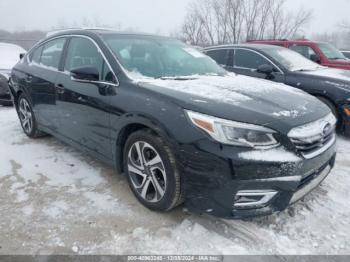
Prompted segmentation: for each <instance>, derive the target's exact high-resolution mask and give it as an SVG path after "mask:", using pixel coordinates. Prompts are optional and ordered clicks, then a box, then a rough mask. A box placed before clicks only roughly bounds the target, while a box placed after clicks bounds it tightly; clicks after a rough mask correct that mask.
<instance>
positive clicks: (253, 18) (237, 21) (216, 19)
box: [181, 0, 311, 45]
mask: <svg viewBox="0 0 350 262" xmlns="http://www.w3.org/2000/svg"><path fill="white" fill-rule="evenodd" d="M285 2H286V0H193V2H191V4H190V7H189V9H188V12H187V15H186V18H185V21H184V23H183V25H182V30H181V31H182V35H183V37H182V38H183V39H186V40H187V41H189V42H190V43H193V44H196V45H208V44H209V45H214V44H224V43H230V42H231V43H238V42H240V41H245V40H249V39H263V38H266V37H270V38H289V37H294V36H295V35H297V33H298V32H300V31H301V29H302V28H303V27H304V26H305V25H306V24H307V23H308V22H309V21H310V19H311V12H310V11H306V10H303V9H300V10H299V11H298V12H296V13H287V12H285Z"/></svg>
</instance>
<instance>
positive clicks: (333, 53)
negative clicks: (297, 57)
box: [249, 40, 350, 70]
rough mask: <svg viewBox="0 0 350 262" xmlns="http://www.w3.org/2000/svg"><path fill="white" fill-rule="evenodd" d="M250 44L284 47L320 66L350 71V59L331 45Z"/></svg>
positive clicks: (293, 42)
mask: <svg viewBox="0 0 350 262" xmlns="http://www.w3.org/2000/svg"><path fill="white" fill-rule="evenodd" d="M249 43H255V44H266V45H277V46H283V47H286V48H289V49H291V50H293V51H296V52H298V53H299V54H301V55H303V56H304V57H306V58H307V59H310V60H312V61H314V62H315V63H318V64H320V65H323V66H328V67H333V68H339V69H344V70H350V59H348V58H347V57H346V56H345V55H344V54H342V52H340V51H339V50H338V49H337V48H336V47H334V46H333V45H331V44H329V43H325V42H313V41H310V40H253V41H249Z"/></svg>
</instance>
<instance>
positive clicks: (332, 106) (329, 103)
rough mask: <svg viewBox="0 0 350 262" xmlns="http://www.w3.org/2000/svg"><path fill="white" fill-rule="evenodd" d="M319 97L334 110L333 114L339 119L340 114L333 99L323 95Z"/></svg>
mask: <svg viewBox="0 0 350 262" xmlns="http://www.w3.org/2000/svg"><path fill="white" fill-rule="evenodd" d="M317 98H318V99H319V100H320V101H321V102H323V103H324V104H325V105H326V106H328V108H329V109H330V110H331V111H332V113H333V115H334V116H335V117H336V118H337V120H339V114H338V111H337V109H336V107H335V106H334V104H333V103H332V102H331V101H329V100H328V99H327V98H324V97H322V96H318V97H317Z"/></svg>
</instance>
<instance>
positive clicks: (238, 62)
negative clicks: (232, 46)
mask: <svg viewBox="0 0 350 262" xmlns="http://www.w3.org/2000/svg"><path fill="white" fill-rule="evenodd" d="M266 64H267V65H270V64H271V63H270V62H269V61H267V60H266V59H265V58H264V57H262V56H261V55H259V54H257V53H255V52H252V51H249V50H244V49H236V50H235V53H234V66H235V67H240V68H247V69H258V67H259V66H261V65H266Z"/></svg>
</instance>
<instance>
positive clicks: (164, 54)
mask: <svg viewBox="0 0 350 262" xmlns="http://www.w3.org/2000/svg"><path fill="white" fill-rule="evenodd" d="M103 38H104V40H105V42H106V43H107V45H108V46H109V47H110V49H111V50H112V51H113V53H114V54H115V56H116V57H117V58H118V60H119V62H120V63H121V64H122V66H123V67H124V68H125V69H126V70H127V71H128V72H129V75H130V76H132V77H138V76H140V77H152V78H166V79H169V78H170V79H171V78H175V79H178V78H181V79H187V78H194V77H195V76H198V75H224V74H226V71H225V70H224V69H222V68H221V67H220V66H219V65H218V64H216V62H215V61H214V60H212V59H211V58H209V57H208V56H206V55H204V54H203V53H201V52H200V51H198V50H197V49H195V48H194V47H191V46H188V45H186V44H184V43H182V42H181V41H178V40H173V39H167V38H161V37H148V36H132V35H104V36H103Z"/></svg>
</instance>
